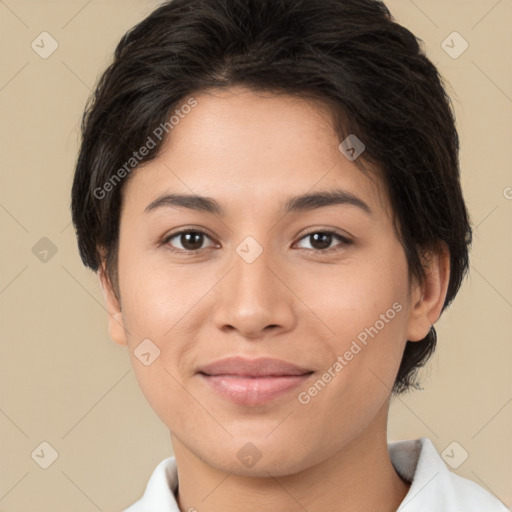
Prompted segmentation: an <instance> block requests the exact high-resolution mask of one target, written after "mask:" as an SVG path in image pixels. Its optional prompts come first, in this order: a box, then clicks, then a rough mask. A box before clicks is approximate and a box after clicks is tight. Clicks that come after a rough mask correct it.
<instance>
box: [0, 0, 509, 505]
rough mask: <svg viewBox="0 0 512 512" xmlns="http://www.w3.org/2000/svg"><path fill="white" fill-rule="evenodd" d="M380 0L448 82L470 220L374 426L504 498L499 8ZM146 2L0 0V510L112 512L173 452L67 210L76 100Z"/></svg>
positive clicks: (503, 9)
mask: <svg viewBox="0 0 512 512" xmlns="http://www.w3.org/2000/svg"><path fill="white" fill-rule="evenodd" d="M387 4H388V5H389V7H390V9H391V11H392V12H393V14H394V15H395V17H396V19H397V20H398V21H399V22H400V23H402V24H404V25H405V26H407V27H408V28H409V29H411V30H412V31H413V32H414V33H415V34H417V35H418V36H419V37H421V38H422V39H423V40H424V41H425V45H426V49H427V53H428V55H429V57H430V58H431V59H432V60H433V62H434V63H435V64H436V65H437V66H438V67H439V69H440V71H441V73H442V74H443V75H444V76H445V78H446V79H447V80H448V82H449V84H450V85H449V90H450V93H451V95H452V97H453V98H454V101H455V106H456V110H457V116H458V126H459V129H460V136H461V142H462V154H461V161H462V169H463V186H464V191H465V197H466V199H467V202H468V206H469V209H470V212H471V216H472V219H473V224H474V226H475V241H474V249H473V252H472V268H471V276H470V278H469V279H468V280H466V282H465V284H464V287H463V289H462V291H461V293H460V295H459V297H458V298H457V299H456V301H455V304H454V305H453V306H452V307H451V309H450V310H449V311H447V312H445V314H444V316H443V318H442V319H441V320H440V321H439V322H438V324H437V328H438V333H439V349H438V351H437V353H436V355H435V357H434V358H433V360H432V362H431V364H430V365H429V369H428V372H427V374H426V377H425V379H424V387H425V390H424V391H418V392H414V393H411V394H409V395H407V396H403V397H401V398H400V399H398V400H396V401H395V403H394V404H393V406H392V411H391V420H390V428H389V437H390V439H391V440H396V439H403V438H416V437H420V436H427V437H429V438H431V439H432V441H433V442H434V444H435V446H436V448H437V449H438V450H439V451H440V452H443V450H444V449H445V448H446V447H447V446H449V445H450V443H452V442H453V441H456V442H457V443H458V445H456V446H455V449H454V451H453V452H451V449H450V450H448V453H449V454H450V455H453V457H452V459H457V458H460V457H461V456H462V455H463V452H462V450H466V451H467V452H468V454H469V457H468V458H467V460H465V462H464V463H463V464H462V465H461V466H460V467H459V468H458V469H457V470H456V472H457V473H459V474H460V475H463V476H465V477H468V478H470V479H472V480H474V481H476V482H478V483H479V484H480V485H483V486H484V487H487V488H488V489H489V490H490V491H491V492H493V493H494V494H496V495H497V496H498V497H499V498H500V499H501V500H502V501H504V502H505V503H506V504H507V505H508V506H511V505H512V462H511V461H512V436H511V426H512V377H511V371H510V370H511V362H512V343H511V341H512V340H511V331H512V272H511V271H510V262H511V261H512V244H511V233H512V188H510V187H512V165H511V163H510V162H511V159H510V147H511V135H512V67H511V61H510V52H511V50H512V32H511V31H510V26H511V22H512V1H511V0H501V1H496V0H479V1H475V0H451V1H446V0H442V1H441V0H439V1H433V0H415V1H414V2H413V1H412V0H392V1H388V2H387ZM156 5H157V4H156V2H152V1H149V0H144V1H143V0H139V1H127V0H123V1H121V0H116V1H102V0H92V1H90V2H87V1H85V0H84V1H80V2H75V1H60V2H56V1H20V0H7V1H6V2H0V17H1V18H0V19H1V26H0V29H1V32H0V33H1V66H0V69H1V71H0V114H1V119H2V124H1V132H0V136H1V147H0V155H1V163H2V173H1V186H0V223H1V228H2V238H3V240H2V251H1V252H0V258H1V260H0V264H1V270H0V272H1V273H0V307H1V325H2V330H1V334H2V338H1V345H0V350H1V353H0V365H1V368H0V370H1V372H0V391H1V395H0V433H1V435H0V449H1V456H0V512H21V511H23V512H27V511H30V512H35V511H37V512H50V511H51V512H59V511H63V512H64V511H65V512H69V511H73V512H93V511H96V510H101V511H104V512H107V511H118V510H121V509H122V508H124V507H125V506H127V505H128V504H130V503H132V502H134V501H135V500H136V499H137V498H138V497H139V496H140V495H141V493H142V491H143V489H144V487H145V484H146V482H147V479H148V478H149V475H150V473H151V471H152V470H153V469H154V467H155V466H156V464H157V463H158V462H159V461H160V460H162V459H163V458H165V457H167V456H170V455H171V454H172V448H171V444H170V441H169V436H168V432H167V430H166V428H165V427H164V425H163V424H162V423H161V422H160V420H159V419H158V418H157V417H156V415H155V414H154V413H153V411H152V410H151V409H150V407H149V406H148V405H147V404H146V402H145V399H144V397H143V396H142V393H141V392H140V390H139V389H138V386H137V383H136V381H135V379H134V375H133V371H132V370H131V367H130V363H129V358H128V354H127V352H126V351H125V349H124V348H123V347H119V346H117V345H115V344H114V343H113V342H111V341H110V340H109V338H108V334H107V329H106V312H105V310H104V308H103V298H102V295H101V291H100V288H99V286H98V282H97V280H96V277H95V275H93V274H92V273H91V272H90V271H87V270H85V269H84V267H83V266H82V264H81V261H80V259H79V257H78V252H77V249H76V243H75V238H74V232H73V228H72V226H71V225H70V212H69V194H70V187H71V181H72V173H73V166H74V162H75V158H76V153H77V146H78V140H79V138H78V134H79V131H78V125H79V121H80V116H81V113H82V110H83V107H84V103H85V100H86V98H87V96H88V95H89V94H90V91H91V89H92V88H93V85H94V83H95V81H96V79H97V78H98V76H99V73H100V72H101V71H102V70H103V69H104V67H105V66H106V64H107V63H108V62H109V60H110V58H111V54H112V52H113V50H114V47H115V44H116V43H117V41H118V40H119V38H120V37H121V35H122V34H123V33H124V32H125V31H126V30H127V29H128V28H129V27H131V26H132V25H133V24H134V23H136V22H137V21H139V20H140V19H142V18H143V16H145V15H146V14H147V13H149V12H150V11H151V10H152V9H153V8H154V7H155V6H156ZM43 31H46V32H49V33H50V34H51V36H52V37H53V38H54V39H55V40H56V41H57V42H58V45H59V46H58V49H57V50H56V51H55V52H54V53H53V54H52V55H51V56H50V57H48V58H47V59H43V58H41V57H40V56H39V55H38V54H37V53H36V52H35V51H34V50H33V49H32V48H31V43H32V41H33V40H34V39H36V38H37V37H38V36H39V34H40V33H41V32H43ZM453 31H457V32H459V33H460V34H461V35H462V37H463V38H464V39H465V40H466V41H467V42H468V44H469V47H468V49H467V50H466V51H465V52H464V53H463V54H462V55H460V57H458V58H456V59H453V58H452V57H450V56H449V55H448V54H447V53H446V52H445V51H444V50H443V48H442V47H441V43H442V41H443V40H445V39H446V37H447V36H448V35H449V34H451V33H452V32H453ZM448 41H450V39H449V40H448ZM449 44H450V45H452V43H449ZM457 44H460V42H457ZM453 45H455V43H453ZM457 48H460V46H459V47H457V46H455V49H457ZM507 187H508V188H507ZM507 197H508V199H507ZM43 237H47V238H49V239H50V240H51V242H52V243H53V244H54V245H55V247H56V249H57V252H56V254H55V255H53V256H52V254H51V252H50V253H49V254H48V256H47V259H48V261H46V262H43V261H41V260H40V259H39V258H38V257H36V255H35V254H34V253H33V251H32V248H33V247H34V246H35V245H36V244H37V243H38V241H39V240H40V239H41V238H43ZM40 243H43V244H44V243H45V242H40ZM46 243H47V242H46ZM36 252H37V251H36ZM40 256H41V255H40ZM43 441H45V442H47V443H49V444H50V445H51V446H52V447H53V448H54V449H55V450H56V451H57V452H58V458H57V459H56V461H55V462H54V463H53V464H52V465H51V466H50V467H49V468H48V469H42V468H41V467H40V466H39V465H38V464H37V463H36V462H35V461H38V462H41V461H42V460H43V459H45V457H46V459H45V460H48V456H49V454H50V451H49V449H48V448H44V447H43V452H41V448H38V447H39V445H40V443H41V442H43ZM459 445H460V446H459ZM36 448H37V450H36ZM34 450H36V452H35V454H34V459H33V458H32V457H31V454H32V453H33V452H34ZM45 450H46V451H45ZM38 453H39V455H40V456H39V457H38V456H37V454H38ZM41 453H44V457H43V456H41ZM447 460H448V459H447ZM483 512H484V511H483Z"/></svg>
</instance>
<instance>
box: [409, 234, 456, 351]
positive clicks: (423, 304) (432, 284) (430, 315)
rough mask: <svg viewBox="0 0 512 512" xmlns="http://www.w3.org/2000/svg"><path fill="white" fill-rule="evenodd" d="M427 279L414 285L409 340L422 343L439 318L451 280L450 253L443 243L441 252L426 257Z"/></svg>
mask: <svg viewBox="0 0 512 512" xmlns="http://www.w3.org/2000/svg"><path fill="white" fill-rule="evenodd" d="M424 268H425V273H426V276H425V279H424V280H423V282H422V283H417V281H416V282H415V284H414V285H413V289H412V290H411V310H410V313H409V323H408V326H407V339H408V340H409V341H420V340H422V339H423V338H425V336H426V335H427V334H428V332H429V330H430V328H431V327H432V325H433V324H434V322H435V321H436V320H437V319H438V318H439V315H440V314H441V310H442V309H443V304H444V301H445V298H446V292H447V290H448V283H449V280H450V252H449V250H448V246H447V245H446V244H445V243H442V245H441V247H440V249H439V251H437V252H435V253H429V254H428V255H427V257H426V263H425V265H424Z"/></svg>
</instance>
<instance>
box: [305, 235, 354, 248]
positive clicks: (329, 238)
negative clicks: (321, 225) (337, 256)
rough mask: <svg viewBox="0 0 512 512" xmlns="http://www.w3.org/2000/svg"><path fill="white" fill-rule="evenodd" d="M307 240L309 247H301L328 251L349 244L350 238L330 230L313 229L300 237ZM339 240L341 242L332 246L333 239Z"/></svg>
mask: <svg viewBox="0 0 512 512" xmlns="http://www.w3.org/2000/svg"><path fill="white" fill-rule="evenodd" d="M304 240H308V241H309V244H310V247H303V248H304V249H306V250H309V251H316V252H321V251H330V250H336V249H338V248H342V247H343V246H346V245H350V243H351V242H350V240H348V239H347V238H345V237H343V236H341V235H338V234H337V233H334V232H332V231H314V232H311V233H308V234H307V235H305V236H303V237H302V238H301V241H304ZM336 240H339V241H340V242H341V243H338V244H337V245H334V246H332V243H333V241H336Z"/></svg>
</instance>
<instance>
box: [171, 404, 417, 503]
mask: <svg viewBox="0 0 512 512" xmlns="http://www.w3.org/2000/svg"><path fill="white" fill-rule="evenodd" d="M386 422H387V406H386V407H385V408H383V410H381V411H380V412H379V414H378V416H377V417H376V418H375V420H374V421H373V422H372V424H370V425H369V426H368V427H367V428H366V429H365V430H364V431H363V432H362V433H361V434H360V435H359V436H358V437H357V438H355V439H353V440H352V441H351V442H350V444H349V445H346V446H344V447H343V448H342V449H340V450H339V451H337V452H335V453H333V454H332V455H331V456H330V457H329V458H327V459H326V460H324V461H323V462H322V463H321V464H317V465H315V466H312V467H309V468H307V469H305V470H302V471H300V472H298V473H295V474H292V475H285V476H280V477H273V476H271V475H270V474H269V476H268V477H247V476H241V475H236V474H233V473H228V472H223V471H221V470H219V469H217V468H213V467H211V466H209V465H207V464H205V463H204V461H202V460H201V459H199V458H198V457H197V456H196V455H194V454H193V453H192V452H191V451H190V450H189V449H188V448H187V447H186V446H184V445H183V444H182V443H180V442H179V440H178V439H177V438H176V437H175V436H172V435H171V437H172V442H173V446H174V451H175V457H176V463H177V467H178V472H179V489H178V495H177V501H178V506H179V508H180V510H181V511H182V512H185V511H189V510H191V511H194V510H195V509H198V510H200V511H201V512H218V511H219V510H222V511H223V512H231V511H233V512H234V511H237V512H239V511H240V510H249V509H248V505H249V504H250V507H251V510H262V509H263V510H266V511H268V512H304V510H307V511H308V512H320V511H321V512H335V511H336V512H339V511H340V510H350V511H353V512H363V511H364V512H367V511H372V510H378V511H379V512H394V511H396V509H397V508H398V506H399V505H400V503H401V502H402V500H403V499H404V497H405V495H406V494H407V491H408V490H409V484H408V483H407V482H405V481H403V480H402V479H401V478H400V476H399V475H398V474H397V473H396V471H395V469H394V468H393V465H392V464H391V460H390V458H389V453H388V448H387V439H386Z"/></svg>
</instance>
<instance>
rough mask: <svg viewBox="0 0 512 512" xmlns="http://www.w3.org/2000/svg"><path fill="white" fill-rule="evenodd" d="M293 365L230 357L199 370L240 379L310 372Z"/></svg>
mask: <svg viewBox="0 0 512 512" xmlns="http://www.w3.org/2000/svg"><path fill="white" fill-rule="evenodd" d="M310 371H311V370H308V369H306V368H301V367H299V366H297V365H294V364H292V363H288V362H286V361H282V360H281V359H273V358H270V357H261V358H258V359H245V358H243V357H228V358H226V359H220V360H219V361H215V362H213V363H210V364H207V365H206V366H203V367H201V368H200V369H199V372H200V373H204V374H206V375H238V376H240V377H279V376H288V375H303V374H305V373H308V372H310Z"/></svg>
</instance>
